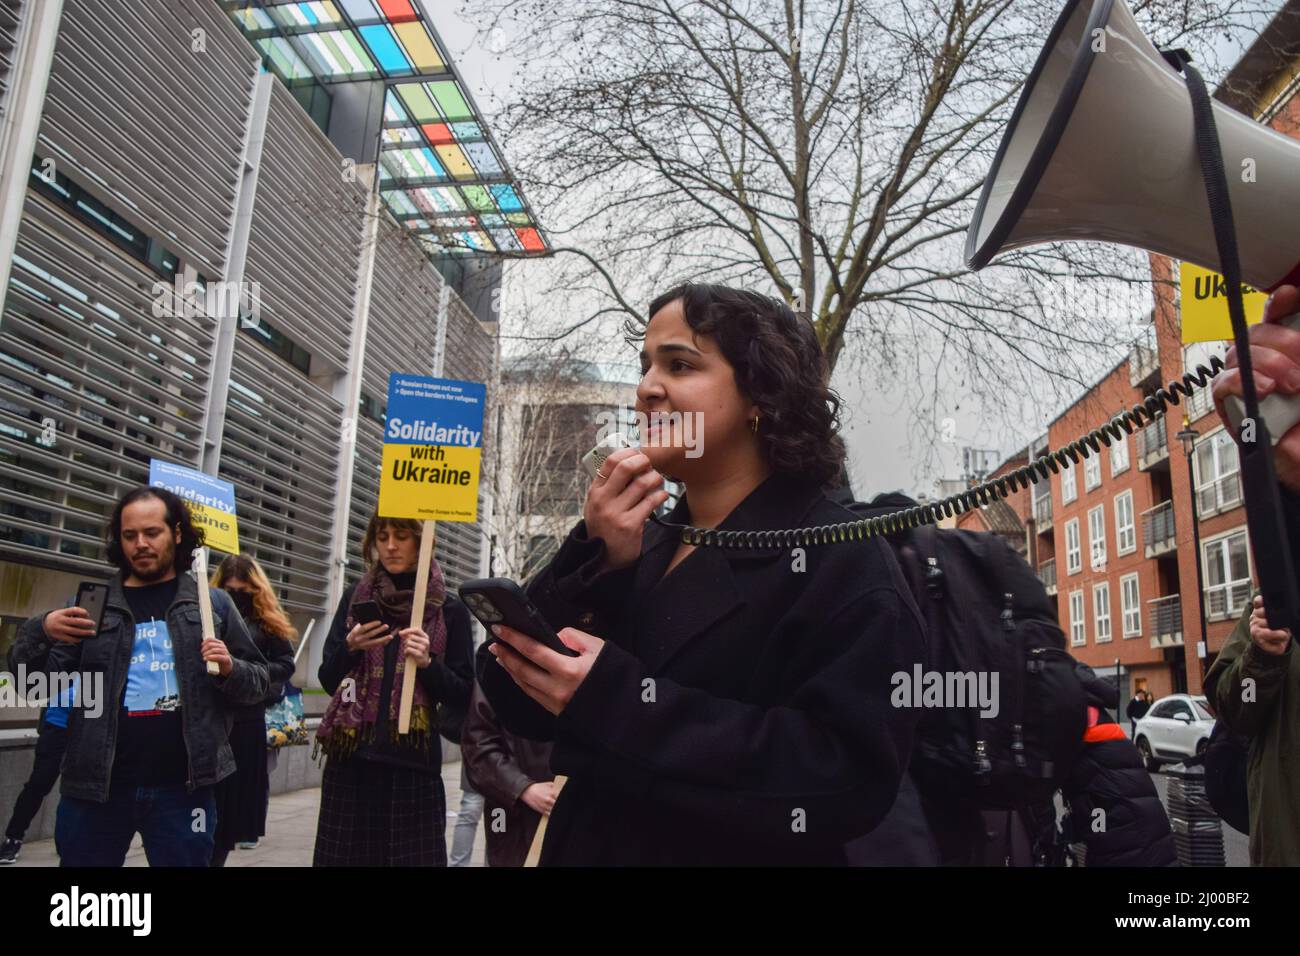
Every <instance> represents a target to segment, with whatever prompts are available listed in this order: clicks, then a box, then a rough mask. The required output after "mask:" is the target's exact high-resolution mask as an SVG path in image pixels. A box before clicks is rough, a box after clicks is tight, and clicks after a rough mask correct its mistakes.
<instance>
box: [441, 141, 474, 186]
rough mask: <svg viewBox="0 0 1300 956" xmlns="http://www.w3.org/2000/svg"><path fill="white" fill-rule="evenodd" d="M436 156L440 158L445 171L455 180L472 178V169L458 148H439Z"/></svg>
mask: <svg viewBox="0 0 1300 956" xmlns="http://www.w3.org/2000/svg"><path fill="white" fill-rule="evenodd" d="M437 149H438V156H439V157H441V159H442V163H443V165H444V166H446V167H447V171H448V172H450V173H451V175H452V176H453V177H455V178H456V179H471V178H473V176H474V167H473V166H471V165H470V164H469V160H468V159H466V158H465V154H464V153H463V152H461V148H460V147H459V146H439V147H437Z"/></svg>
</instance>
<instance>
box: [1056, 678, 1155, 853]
mask: <svg viewBox="0 0 1300 956" xmlns="http://www.w3.org/2000/svg"><path fill="white" fill-rule="evenodd" d="M1076 673H1077V674H1078V677H1079V681H1080V683H1082V684H1083V687H1084V691H1085V692H1086V694H1087V697H1088V706H1089V707H1090V708H1096V709H1097V711H1098V715H1097V720H1096V722H1095V723H1093V722H1092V721H1091V720H1089V723H1090V724H1091V726H1089V728H1088V730H1087V732H1086V733H1085V734H1084V747H1083V750H1082V751H1081V752H1080V754H1079V756H1078V757H1077V758H1076V759H1075V761H1074V766H1073V768H1072V769H1071V770H1070V776H1069V779H1068V780H1067V781H1066V784H1065V787H1064V788H1063V789H1064V794H1065V798H1066V799H1067V800H1068V801H1069V803H1070V828H1071V831H1072V834H1071V835H1070V839H1071V842H1075V841H1078V842H1083V843H1085V844H1086V845H1087V848H1088V852H1087V859H1086V864H1087V865H1088V866H1176V865H1177V859H1178V856H1177V852H1176V851H1175V848H1174V836H1173V832H1172V831H1171V830H1170V828H1169V817H1168V816H1167V815H1166V814H1165V808H1164V804H1162V803H1161V802H1160V796H1159V794H1157V793H1156V787H1155V784H1154V783H1152V782H1151V775H1150V774H1149V773H1147V771H1146V769H1145V768H1144V767H1143V766H1142V758H1141V757H1140V756H1139V755H1138V752H1137V748H1135V747H1134V746H1133V744H1132V742H1131V741H1130V740H1128V738H1127V737H1125V736H1124V731H1123V728H1121V727H1120V726H1119V725H1118V724H1116V723H1115V721H1114V720H1112V719H1111V716H1110V714H1109V713H1107V712H1106V708H1115V707H1116V706H1117V705H1118V704H1119V695H1118V692H1117V691H1116V689H1115V686H1114V685H1113V684H1111V683H1110V682H1109V681H1105V680H1102V679H1101V678H1100V677H1098V676H1097V675H1096V674H1095V673H1094V672H1093V670H1092V668H1091V667H1088V666H1087V665H1085V664H1078V665H1076ZM1098 811H1100V812H1098Z"/></svg>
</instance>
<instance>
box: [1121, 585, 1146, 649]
mask: <svg viewBox="0 0 1300 956" xmlns="http://www.w3.org/2000/svg"><path fill="white" fill-rule="evenodd" d="M1119 602H1120V608H1121V610H1122V612H1123V614H1124V636H1125V637H1141V636H1142V599H1141V596H1140V594H1139V593H1138V576H1137V574H1136V573H1134V574H1126V575H1124V576H1123V577H1122V578H1120V579H1119Z"/></svg>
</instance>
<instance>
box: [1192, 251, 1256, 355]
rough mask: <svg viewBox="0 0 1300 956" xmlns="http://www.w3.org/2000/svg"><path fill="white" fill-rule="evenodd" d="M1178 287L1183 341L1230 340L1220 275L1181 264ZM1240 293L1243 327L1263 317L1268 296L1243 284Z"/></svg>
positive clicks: (1223, 286)
mask: <svg viewBox="0 0 1300 956" xmlns="http://www.w3.org/2000/svg"><path fill="white" fill-rule="evenodd" d="M1178 285H1179V289H1180V291H1181V293H1182V313H1183V341H1184V342H1221V341H1226V340H1228V339H1230V338H1232V322H1231V320H1229V318H1228V285H1227V283H1226V282H1224V281H1223V276H1221V275H1219V273H1217V272H1211V271H1210V270H1209V269H1202V268H1201V267H1200V266H1196V265H1192V264H1191V263H1190V262H1184V263H1183V264H1182V268H1181V269H1180V270H1179V275H1178ZM1241 292H1242V305H1243V306H1244V307H1245V310H1246V324H1247V325H1254V324H1256V323H1257V322H1259V321H1260V320H1261V319H1262V318H1264V303H1265V302H1267V301H1268V296H1267V295H1265V294H1264V293H1263V292H1258V291H1256V290H1255V289H1254V288H1252V287H1251V286H1248V285H1245V284H1243V285H1242V287H1241Z"/></svg>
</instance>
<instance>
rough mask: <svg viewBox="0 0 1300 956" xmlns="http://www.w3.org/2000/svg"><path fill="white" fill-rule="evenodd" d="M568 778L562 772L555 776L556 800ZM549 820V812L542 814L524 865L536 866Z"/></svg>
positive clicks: (540, 856)
mask: <svg viewBox="0 0 1300 956" xmlns="http://www.w3.org/2000/svg"><path fill="white" fill-rule="evenodd" d="M568 779H569V778H568V777H566V776H564V774H560V775H559V776H558V777H556V778H555V781H554V783H555V797H556V799H557V800H558V799H559V797H560V791H561V790H563V789H564V784H565V783H566V782H567V781H568ZM550 820H551V815H550V814H549V813H544V814H542V819H541V821H540V822H538V824H537V832H536V833H534V834H533V845H532V846H530V847H529V848H528V856H527V857H526V858H525V859H524V866H536V865H537V861H538V860H540V859H541V858H542V844H543V843H544V842H546V824H547V823H549V822H550Z"/></svg>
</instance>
